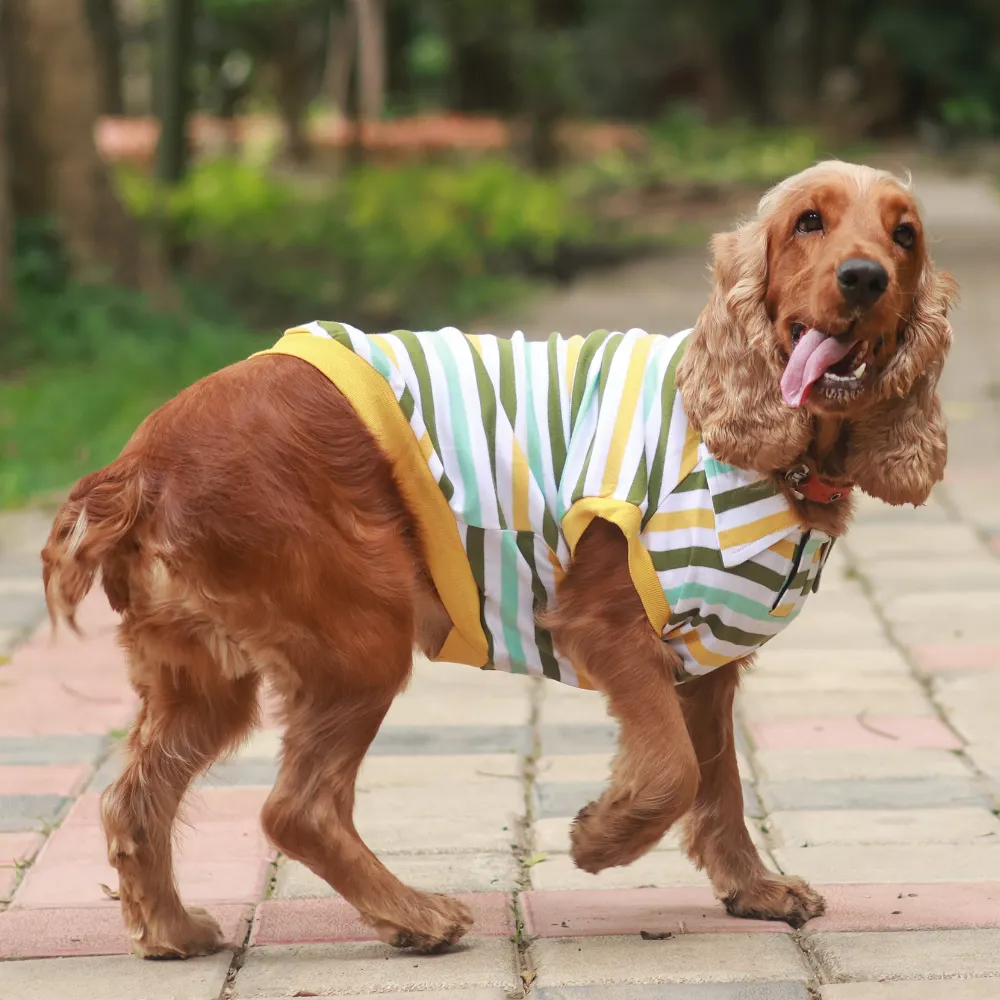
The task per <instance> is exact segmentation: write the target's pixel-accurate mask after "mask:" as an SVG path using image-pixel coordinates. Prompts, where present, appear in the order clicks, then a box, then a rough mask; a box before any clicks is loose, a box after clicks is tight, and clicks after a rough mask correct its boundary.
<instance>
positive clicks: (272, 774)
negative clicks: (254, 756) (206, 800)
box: [198, 760, 278, 788]
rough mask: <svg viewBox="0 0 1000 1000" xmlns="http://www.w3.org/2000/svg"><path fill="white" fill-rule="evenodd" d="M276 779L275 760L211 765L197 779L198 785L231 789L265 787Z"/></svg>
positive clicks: (238, 761)
mask: <svg viewBox="0 0 1000 1000" xmlns="http://www.w3.org/2000/svg"><path fill="white" fill-rule="evenodd" d="M277 777H278V761H276V760H224V761H221V762H219V763H218V764H213V765H212V767H210V768H209V769H208V771H206V772H205V774H203V775H202V776H201V777H200V778H199V779H198V784H199V785H210V786H212V787H213V788H231V787H235V786H238V785H266V786H267V787H268V788H270V787H271V786H272V785H273V784H274V781H275V779H276V778H277Z"/></svg>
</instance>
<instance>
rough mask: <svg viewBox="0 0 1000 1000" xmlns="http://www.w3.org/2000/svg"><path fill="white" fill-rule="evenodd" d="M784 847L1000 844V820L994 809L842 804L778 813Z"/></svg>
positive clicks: (776, 829)
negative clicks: (850, 806) (851, 806)
mask: <svg viewBox="0 0 1000 1000" xmlns="http://www.w3.org/2000/svg"><path fill="white" fill-rule="evenodd" d="M768 821H769V823H770V826H771V829H770V831H769V832H770V834H771V837H772V839H773V840H774V842H775V843H776V844H778V845H779V846H787V847H808V846H810V845H823V844H970V843H976V842H978V843H983V842H984V839H991V840H992V841H993V842H994V843H997V844H1000V820H998V819H997V817H996V816H994V815H993V813H992V812H990V810H989V809H983V808H976V807H974V806H966V807H961V808H957V809H843V810H832V809H826V810H815V811H805V810H804V811H802V812H773V813H771V815H770V817H769V820H768Z"/></svg>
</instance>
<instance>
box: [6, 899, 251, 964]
mask: <svg viewBox="0 0 1000 1000" xmlns="http://www.w3.org/2000/svg"><path fill="white" fill-rule="evenodd" d="M208 910H209V912H210V913H211V914H212V915H213V916H214V917H215V919H216V920H218V921H219V925H220V926H221V927H222V932H223V934H224V935H225V938H226V941H227V942H231V943H232V944H234V945H235V946H237V947H239V946H241V945H242V943H243V941H244V939H245V938H246V929H247V924H248V923H249V921H250V919H251V916H252V908H251V907H249V906H240V905H235V906H233V905H230V906H209V907H208ZM128 951H129V940H128V936H127V934H126V932H125V927H124V924H123V923H122V916H121V912H120V910H119V908H118V906H117V905H115V906H114V907H113V908H109V909H106V910H92V909H86V910H78V909H77V910H74V909H64V910H18V909H11V910H7V911H6V912H5V913H0V959H5V958H49V957H55V956H60V957H61V956H67V955H125V954H128Z"/></svg>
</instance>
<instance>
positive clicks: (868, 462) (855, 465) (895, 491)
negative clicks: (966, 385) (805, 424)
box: [847, 260, 958, 505]
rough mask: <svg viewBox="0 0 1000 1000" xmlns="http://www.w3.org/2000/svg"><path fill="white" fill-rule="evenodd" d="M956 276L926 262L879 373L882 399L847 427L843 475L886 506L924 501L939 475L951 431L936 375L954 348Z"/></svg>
mask: <svg viewBox="0 0 1000 1000" xmlns="http://www.w3.org/2000/svg"><path fill="white" fill-rule="evenodd" d="M957 294H958V286H957V285H956V284H955V281H954V279H952V278H951V276H950V275H947V274H945V273H943V272H941V271H936V270H935V269H934V267H933V265H932V264H931V262H930V261H929V260H927V261H926V262H925V265H924V270H923V273H922V275H921V278H920V283H919V285H918V286H917V293H916V295H915V296H914V300H913V306H912V309H911V312H910V317H909V320H908V322H907V325H906V328H905V330H904V331H903V334H902V336H903V342H902V344H901V345H900V347H899V348H898V350H897V351H896V353H895V355H894V356H893V358H892V360H891V361H890V362H889V365H888V367H887V368H886V370H885V373H884V374H883V377H882V382H881V393H882V397H883V399H882V401H881V402H879V403H877V404H876V405H875V406H874V407H873V408H872V409H871V411H870V413H869V414H867V415H866V416H865V417H864V418H863V419H860V420H858V421H857V422H856V423H855V424H854V425H853V427H852V431H851V448H850V453H849V455H848V460H847V473H848V475H849V476H850V477H851V478H852V479H853V480H854V482H856V483H857V484H858V486H859V487H860V488H861V489H862V490H864V492H865V493H868V494H869V495H870V496H873V497H877V498H878V499H879V500H884V501H885V502H886V503H889V504H895V505H899V504H907V503H911V504H914V505H916V504H922V503H924V502H925V501H926V500H927V497H928V495H929V494H930V491H931V489H932V487H933V486H934V484H935V483H937V482H940V481H941V479H942V478H943V477H944V466H945V461H946V460H947V457H948V434H947V428H946V425H945V419H944V414H943V413H942V411H941V399H940V397H939V396H938V393H937V384H938V379H939V378H940V377H941V370H942V368H943V366H944V361H945V358H946V357H947V355H948V351H949V349H950V348H951V340H952V333H951V324H950V323H949V322H948V309H949V307H950V306H951V304H952V303H953V302H954V301H955V299H956V297H957Z"/></svg>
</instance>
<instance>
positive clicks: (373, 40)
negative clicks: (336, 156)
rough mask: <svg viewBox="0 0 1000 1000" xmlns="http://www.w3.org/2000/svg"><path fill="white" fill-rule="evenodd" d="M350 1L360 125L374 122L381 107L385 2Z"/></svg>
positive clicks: (383, 95) (383, 82) (369, 0)
mask: <svg viewBox="0 0 1000 1000" xmlns="http://www.w3.org/2000/svg"><path fill="white" fill-rule="evenodd" d="M353 2H354V8H355V12H356V16H357V24H358V110H359V113H360V118H361V121H362V122H372V121H378V120H379V118H381V117H382V111H383V110H384V108H385V80H386V67H385V3H384V0H353Z"/></svg>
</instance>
